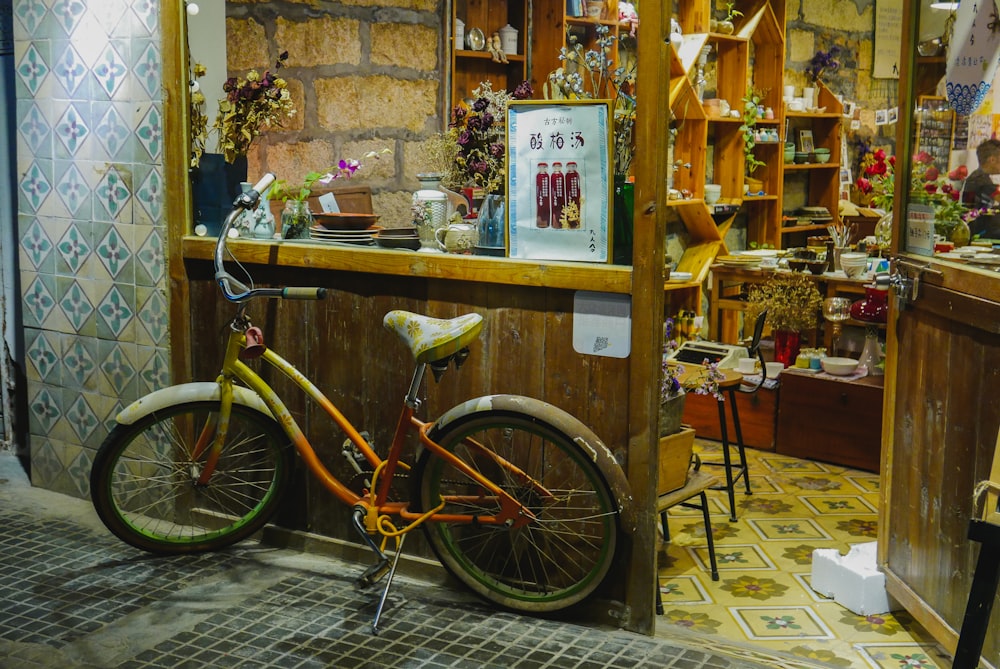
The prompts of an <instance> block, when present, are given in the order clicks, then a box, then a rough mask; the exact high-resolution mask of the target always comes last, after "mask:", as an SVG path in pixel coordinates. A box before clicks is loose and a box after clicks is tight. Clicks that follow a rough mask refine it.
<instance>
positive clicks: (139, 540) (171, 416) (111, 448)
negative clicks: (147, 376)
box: [90, 401, 292, 554]
mask: <svg viewBox="0 0 1000 669" xmlns="http://www.w3.org/2000/svg"><path fill="white" fill-rule="evenodd" d="M218 418H219V403H218V402H215V401H212V402H190V403H185V404H178V405H176V406H172V407H167V408H166V409H164V410H162V411H157V412H155V413H153V414H151V415H149V416H145V417H143V418H142V419H140V420H138V421H136V422H135V423H134V424H132V425H117V426H115V428H114V429H113V430H112V431H111V433H110V434H109V435H108V437H107V439H105V441H104V443H103V444H102V445H101V448H100V450H99V451H98V453H97V456H96V457H95V458H94V467H93V470H92V471H91V475H90V495H91V499H92V500H93V503H94V507H95V508H96V509H97V514H98V516H100V518H101V521H102V522H103V523H104V524H105V525H106V526H107V528H108V529H109V530H111V532H112V533H114V534H115V536H117V537H118V538H120V539H121V540H123V541H125V542H126V543H128V544H131V545H132V546H135V547H137V548H141V549H143V550H147V551H150V552H153V553H168V554H169V553H194V552H200V551H209V550H217V549H219V548H223V547H225V546H229V545H231V544H234V543H236V542H237V541H240V540H242V539H245V538H246V537H248V536H250V535H251V534H253V533H254V532H256V531H257V530H259V529H260V528H262V527H263V526H264V524H265V523H266V522H267V521H268V519H269V518H270V517H271V515H272V514H273V512H274V511H275V510H276V509H277V506H278V503H279V501H280V499H281V494H282V492H283V491H284V489H285V487H286V485H287V483H288V480H289V472H290V470H291V466H292V449H291V448H289V446H288V444H289V439H288V437H287V436H286V435H285V433H284V432H283V431H282V430H281V428H280V426H279V425H278V424H277V423H276V422H275V421H274V420H273V419H272V418H271V417H270V416H266V415H264V414H262V413H260V412H259V411H256V410H253V409H249V408H247V407H244V406H241V405H233V408H232V413H231V416H230V419H229V429H228V431H227V434H226V441H225V444H224V445H223V448H222V452H221V454H220V455H219V458H218V461H217V462H215V463H214V465H213V464H210V463H209V455H208V453H209V451H210V449H208V448H199V447H198V446H197V444H199V443H201V444H205V443H211V441H212V440H214V436H215V429H216V426H217V425H218ZM206 467H209V468H210V469H212V472H211V476H210V477H208V480H207V481H206V482H200V481H199V479H200V478H201V477H202V473H203V472H204V471H205V468H206Z"/></svg>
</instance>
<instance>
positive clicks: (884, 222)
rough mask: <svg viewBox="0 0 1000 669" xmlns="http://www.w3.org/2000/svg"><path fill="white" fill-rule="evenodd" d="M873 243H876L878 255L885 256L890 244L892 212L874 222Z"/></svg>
mask: <svg viewBox="0 0 1000 669" xmlns="http://www.w3.org/2000/svg"><path fill="white" fill-rule="evenodd" d="M874 235H875V244H877V245H878V253H879V256H885V255H886V254H887V253H888V252H889V249H890V247H891V246H892V212H891V211H890V212H889V213H888V214H885V215H884V216H882V218H880V219H878V223H876V224H875V232H874Z"/></svg>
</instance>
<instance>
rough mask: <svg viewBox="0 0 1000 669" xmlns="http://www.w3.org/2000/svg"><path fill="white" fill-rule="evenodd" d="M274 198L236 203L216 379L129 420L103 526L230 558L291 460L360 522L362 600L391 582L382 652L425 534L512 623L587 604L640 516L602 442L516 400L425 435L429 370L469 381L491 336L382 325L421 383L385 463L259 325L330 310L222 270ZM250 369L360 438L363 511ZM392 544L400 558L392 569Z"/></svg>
mask: <svg viewBox="0 0 1000 669" xmlns="http://www.w3.org/2000/svg"><path fill="white" fill-rule="evenodd" d="M273 180H274V177H273V175H270V174H268V175H266V176H265V177H264V178H263V179H262V180H261V181H260V183H258V184H257V185H256V186H255V187H254V188H253V189H252V190H251V191H250V192H248V193H244V194H242V195H241V196H239V197H238V198H237V199H236V201H235V202H234V203H233V210H232V212H231V213H230V214H229V216H228V217H227V218H226V220H225V222H224V223H223V226H222V230H221V232H220V233H219V238H218V242H217V243H216V247H215V254H214V265H215V279H216V282H217V283H218V285H219V288H220V289H221V291H222V294H223V295H224V297H225V298H226V300H228V301H229V302H233V303H235V304H236V305H237V309H236V314H235V315H234V317H233V318H232V320H231V321H230V323H229V332H228V336H227V344H226V348H225V354H224V359H223V362H222V367H221V371H220V372H219V375H218V377H217V379H216V380H215V381H210V382H193V383H185V384H181V385H177V386H171V387H168V388H163V389H159V390H156V391H154V392H152V393H150V394H148V395H146V396H144V397H142V398H140V399H138V400H137V401H135V402H134V403H132V404H131V405H129V406H128V407H126V408H125V409H123V410H122V411H121V412H120V413H119V414H118V415H117V416H116V425H115V426H114V427H113V429H112V430H111V432H110V433H109V434H108V436H107V438H106V439H105V441H104V442H103V444H102V445H101V447H100V449H99V450H98V453H97V455H96V457H95V459H94V464H93V470H92V472H91V498H92V500H93V503H94V506H95V508H96V510H97V513H98V515H99V516H100V518H101V521H102V522H103V523H104V524H105V526H107V528H108V529H109V530H110V531H111V532H112V533H113V534H115V535H116V536H117V537H119V538H120V539H122V540H123V541H125V542H126V543H128V544H130V545H132V546H135V547H137V548H140V549H143V550H146V551H149V552H152V553H159V554H177V553H190V552H200V551H209V550H217V549H220V548H224V547H226V546H229V545H232V544H234V543H236V542H238V541H241V540H243V539H246V538H248V537H250V536H251V535H253V534H255V533H256V532H257V531H259V530H260V529H261V528H262V527H263V526H264V525H265V524H266V523H267V522H268V520H269V519H270V517H271V515H272V514H273V512H274V511H275V510H276V509H277V507H278V505H279V502H280V500H281V497H282V493H283V492H284V490H285V488H286V487H287V486H288V485H289V472H290V470H291V469H292V466H293V457H294V456H293V451H294V452H295V453H297V454H298V456H299V457H300V459H301V460H302V461H303V462H304V463H305V466H306V468H307V469H308V471H309V472H310V473H311V474H312V475H314V476H315V477H316V478H317V479H318V480H319V481H320V482H321V483H322V484H323V486H324V487H325V488H326V489H327V490H328V491H329V492H330V493H332V494H333V496H334V497H335V498H336V499H337V500H339V501H340V502H341V503H343V504H347V505H349V506H350V507H352V509H353V510H352V513H351V524H352V525H353V526H354V528H355V529H356V530H357V532H358V533H359V535H360V536H361V539H362V541H363V542H364V543H365V545H367V547H368V548H369V549H371V551H372V552H373V553H374V555H375V557H376V561H375V563H374V564H373V565H371V566H370V567H368V568H367V569H366V570H365V571H364V573H363V574H362V575H361V577H360V578H359V583H360V584H362V585H372V584H374V583H375V582H376V581H378V580H379V579H380V578H382V577H383V576H385V575H386V574H388V578H387V580H386V584H385V589H384V591H383V592H382V596H381V600H380V601H379V604H378V607H377V610H376V613H375V618H374V620H373V623H372V630H373V632H375V633H376V634H377V633H378V622H379V618H380V616H381V613H382V608H383V605H384V603H385V599H386V596H387V595H388V591H389V587H390V586H391V584H392V577H393V574H394V573H395V570H396V564H397V561H398V559H399V555H400V552H401V548H402V541H403V538H404V537H405V536H406V534H407V533H408V532H410V531H412V530H413V529H415V528H418V527H419V528H421V529H422V530H423V531H424V533H425V535H426V537H427V539H428V543H429V544H430V546H431V548H432V549H433V551H434V553H435V555H436V556H437V558H438V559H439V560H440V562H441V563H442V565H443V566H444V567H445V568H446V569H447V570H448V571H449V572H451V573H452V574H453V575H454V576H455V577H457V578H458V580H459V581H461V582H462V583H464V584H465V585H466V586H468V587H469V588H470V589H471V590H473V591H474V592H476V593H478V594H479V595H480V596H482V597H484V598H486V599H488V600H490V601H492V602H495V603H496V604H498V605H500V606H502V607H504V608H507V609H511V610H515V611H522V612H527V613H544V612H551V611H557V610H560V609H563V608H566V607H568V606H571V605H573V604H576V603H578V602H580V601H582V600H583V599H584V598H586V597H587V596H589V595H591V594H592V593H593V592H594V591H595V590H596V589H597V588H598V586H599V585H600V584H601V582H602V581H603V580H604V577H605V576H606V575H607V573H608V571H609V569H610V567H611V564H612V562H613V561H614V557H615V551H616V548H617V546H618V537H619V532H620V531H621V529H622V525H623V522H622V521H623V515H628V514H629V507H628V505H627V501H628V500H629V493H628V490H629V488H628V483H627V481H626V479H625V476H624V474H623V473H622V471H621V468H620V467H619V466H618V465H617V463H616V462H615V460H614V457H613V455H612V454H611V452H610V451H609V450H608V448H607V447H606V446H605V445H604V444H603V443H602V442H601V440H600V439H599V438H598V437H597V436H596V435H595V434H594V433H593V432H592V431H591V430H590V429H588V428H587V427H586V426H584V425H583V424H582V423H581V422H580V421H579V420H577V419H576V418H574V417H573V416H571V415H570V414H568V413H566V412H565V411H562V410H561V409H558V408H557V407H555V406H552V405H550V404H547V403H545V402H542V401H540V400H537V399H532V398H528V397H521V396H515V395H491V396H486V397H479V398H476V399H472V400H469V401H466V402H464V403H461V404H459V405H458V406H455V407H453V408H452V409H450V410H448V411H446V412H445V413H444V414H443V415H442V416H440V417H439V418H438V419H437V420H436V421H424V420H421V419H419V418H417V415H416V414H417V410H418V409H419V407H420V399H419V397H418V394H419V389H420V386H421V384H422V382H423V379H424V376H425V373H426V370H427V368H428V367H430V368H431V369H432V370H433V373H434V376H435V377H436V378H438V379H439V378H440V377H441V375H442V374H443V373H444V372H445V370H447V369H448V367H449V366H450V365H451V364H454V365H455V367H458V366H460V365H461V364H462V362H463V361H464V360H465V359H466V358H467V357H468V355H469V345H470V344H472V343H473V342H474V341H475V340H476V339H477V338H478V336H479V334H480V331H481V329H482V325H483V319H482V316H480V315H479V314H475V313H471V314H466V315H463V316H458V317H456V318H452V319H447V320H442V319H434V318H430V317H428V316H423V315H419V314H414V313H410V312H406V311H399V310H395V311H391V312H389V313H388V314H386V316H385V318H384V321H383V323H384V325H385V327H387V328H389V329H390V330H392V331H394V332H395V333H397V334H398V335H399V336H400V337H401V338H402V339H403V341H404V342H405V343H406V344H407V345H408V346H409V348H410V350H411V352H412V353H413V356H414V361H415V368H414V372H413V375H412V378H411V380H410V385H409V389H408V391H407V392H406V395H405V397H404V398H403V405H402V407H401V410H400V415H399V419H398V421H397V424H396V428H395V431H394V434H393V439H392V442H391V445H390V446H389V449H388V452H387V454H386V456H385V457H384V458H383V457H381V456H379V455H378V454H377V453H376V451H375V449H374V447H373V446H372V445H371V444H369V443H368V441H367V439H366V438H365V436H364V435H363V434H362V432H360V431H359V430H358V429H357V428H355V427H354V426H353V425H352V424H351V423H350V421H349V420H348V419H347V418H346V417H345V416H344V415H343V414H341V412H340V411H339V410H338V409H337V407H336V406H335V405H334V404H333V402H332V401H331V400H330V399H328V398H327V397H326V396H325V395H323V393H322V392H321V391H320V390H319V389H318V388H316V387H315V386H314V385H313V384H312V382H311V381H310V380H309V379H308V378H306V376H305V375H303V374H302V373H301V372H299V371H298V370H297V369H296V368H295V367H294V366H293V365H292V364H291V363H289V362H288V361H287V360H285V359H284V358H282V357H281V356H279V355H278V354H277V353H275V351H274V350H273V349H271V348H269V347H267V346H266V345H265V344H264V342H263V336H262V333H261V330H260V328H258V327H256V326H254V325H253V324H252V323H251V322H250V318H249V316H248V315H247V312H246V310H247V304H248V303H249V302H250V301H251V300H253V299H255V298H260V297H266V298H285V299H310V300H318V299H322V298H323V297H324V296H325V293H326V289H325V288H302V287H282V288H267V287H252V286H253V279H252V277H251V276H250V274H249V272H247V275H246V276H247V281H248V282H249V284H250V285H249V286H248V285H246V284H244V283H243V282H241V281H239V280H237V279H236V278H235V277H233V276H232V275H231V274H230V273H229V272H228V271H226V269H225V266H224V263H223V259H224V258H223V256H224V252H225V251H226V250H227V248H226V240H227V239H228V231H229V229H230V227H231V226H232V224H233V222H234V221H235V219H236V217H237V216H239V215H240V213H242V212H243V211H244V210H250V209H252V208H254V207H255V206H256V205H257V202H258V201H259V198H260V193H262V192H264V191H265V190H266V189H267V188H268V187H269V186H270V184H271V182H272V181H273ZM243 271H245V272H246V270H245V268H244V270H243ZM252 361H258V362H256V363H254V362H252ZM250 364H267V365H270V366H271V367H272V368H274V369H275V370H277V371H280V372H282V373H283V374H284V375H285V376H286V377H287V378H289V379H291V380H292V381H293V382H294V384H295V385H296V386H298V388H299V389H301V391H302V392H304V393H305V394H306V395H307V396H308V397H309V398H310V399H311V400H312V401H314V402H315V403H316V404H318V405H319V406H320V407H321V408H322V409H323V411H324V412H325V413H326V414H327V416H329V418H330V419H332V420H333V421H334V423H335V424H336V425H337V426H338V427H339V428H340V430H341V431H342V432H343V433H344V434H345V435H346V437H347V440H346V441H345V447H346V448H345V455H346V456H347V457H348V458H349V460H354V461H355V462H359V463H360V464H358V465H357V469H358V471H359V472H364V474H365V476H366V477H367V478H366V479H365V481H366V484H367V485H366V486H365V487H364V488H363V489H362V490H361V491H360V493H359V492H356V491H355V490H352V489H351V488H350V487H349V486H348V485H346V484H345V483H344V482H343V481H341V480H340V479H338V478H337V477H336V476H335V475H334V474H333V473H331V471H330V469H329V468H327V467H326V466H325V465H324V464H323V463H322V462H321V461H320V460H319V458H318V457H317V455H316V452H315V451H314V450H313V447H312V446H311V445H310V443H309V440H308V437H307V436H306V435H305V434H304V433H303V432H302V430H301V429H300V427H299V425H298V424H297V423H296V421H295V420H294V418H293V417H292V415H291V414H290V412H289V410H288V408H287V407H286V406H285V404H284V403H283V402H282V400H281V398H280V397H279V396H278V394H277V393H276V392H275V391H274V390H273V389H272V388H271V387H270V386H269V385H268V384H267V383H266V382H265V381H264V380H263V378H262V377H261V376H260V375H259V374H258V373H257V372H256V371H254V369H253V368H251V366H250ZM411 433H415V434H416V435H417V436H418V438H419V442H420V446H419V447H418V448H416V449H413V450H415V451H417V452H416V453H414V454H413V460H412V461H404V460H403V459H402V456H403V450H404V442H405V441H406V438H407V435H409V434H411ZM348 442H349V443H348ZM403 472H407V473H408V477H407V478H408V479H409V481H410V482H411V485H410V486H409V487H410V489H409V492H408V495H404V494H403V493H401V491H399V490H397V489H396V488H395V486H394V485H393V484H394V480H395V479H396V477H397V474H401V473H403ZM397 524H398V525H399V527H397ZM624 524H625V525H626V526H627V527H633V526H634V524H632V522H631V521H630V520H627V521H625V523H624ZM379 538H380V539H381V542H377V541H376V539H379ZM389 541H394V542H395V556H394V558H393V560H392V562H391V564H390V561H389V557H388V555H387V554H386V552H385V551H386V548H387V545H388V543H389Z"/></svg>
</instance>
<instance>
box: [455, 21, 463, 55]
mask: <svg viewBox="0 0 1000 669" xmlns="http://www.w3.org/2000/svg"><path fill="white" fill-rule="evenodd" d="M464 48H465V21H463V20H462V19H459V18H456V19H455V49H456V50H458V49H464Z"/></svg>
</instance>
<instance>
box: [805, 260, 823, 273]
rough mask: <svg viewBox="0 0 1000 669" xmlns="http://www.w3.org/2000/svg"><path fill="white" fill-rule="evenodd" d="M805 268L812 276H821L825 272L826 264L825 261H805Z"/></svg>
mask: <svg viewBox="0 0 1000 669" xmlns="http://www.w3.org/2000/svg"><path fill="white" fill-rule="evenodd" d="M806 267H808V268H809V271H810V272H812V273H813V274H822V273H823V272H825V271H826V267H827V262H826V261H825V260H807V261H806Z"/></svg>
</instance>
